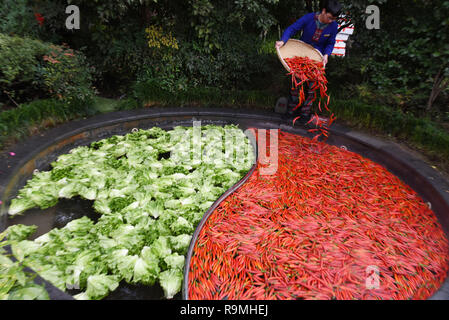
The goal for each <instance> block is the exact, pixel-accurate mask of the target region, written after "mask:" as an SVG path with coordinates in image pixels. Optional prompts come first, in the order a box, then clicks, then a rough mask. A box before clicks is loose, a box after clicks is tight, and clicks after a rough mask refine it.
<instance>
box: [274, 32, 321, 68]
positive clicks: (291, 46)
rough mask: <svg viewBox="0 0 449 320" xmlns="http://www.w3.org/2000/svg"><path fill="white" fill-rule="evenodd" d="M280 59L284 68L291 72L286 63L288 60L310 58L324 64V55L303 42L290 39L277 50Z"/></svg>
mask: <svg viewBox="0 0 449 320" xmlns="http://www.w3.org/2000/svg"><path fill="white" fill-rule="evenodd" d="M276 51H277V54H278V58H279V60H281V63H282V65H283V66H284V68H285V69H286V70H287V71H288V72H290V68H289V66H288V65H287V62H285V59H286V58H293V57H308V58H309V59H312V60H316V61H318V62H323V55H322V54H321V52H319V51H318V50H317V49H315V48H314V47H312V46H311V45H310V44H307V43H305V42H303V41H301V40H296V39H290V40H288V41H287V43H286V44H284V45H283V46H282V47H280V48H277V49H276Z"/></svg>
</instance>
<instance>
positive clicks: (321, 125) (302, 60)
mask: <svg viewBox="0 0 449 320" xmlns="http://www.w3.org/2000/svg"><path fill="white" fill-rule="evenodd" d="M285 62H286V63H287V65H288V66H289V68H290V73H289V74H288V75H290V76H291V78H292V89H293V90H299V103H298V104H297V105H296V107H295V108H294V109H293V110H296V109H297V108H299V107H300V106H301V105H302V104H303V102H304V101H305V98H306V97H305V94H304V84H305V83H307V82H311V83H313V85H312V88H310V89H311V90H318V91H319V94H320V99H319V101H318V110H319V112H322V111H323V110H322V109H321V106H322V105H323V107H324V109H326V110H327V111H328V112H330V110H329V101H330V96H329V95H328V94H327V79H326V75H325V71H324V67H323V63H322V62H318V61H315V60H312V59H310V58H308V57H293V58H286V59H285ZM315 100H316V97H314V98H313V100H312V103H313V102H314V101H315ZM299 118H300V116H299V117H296V118H295V119H293V125H294V124H295V122H296V121H297V120H298V119H299ZM334 121H335V116H334V114H333V113H332V114H331V116H330V118H329V119H326V121H323V120H322V118H320V117H319V116H318V114H317V113H316V112H315V114H314V115H313V116H312V118H311V119H310V121H309V122H308V124H309V123H313V124H315V127H316V129H310V130H309V132H315V133H316V134H315V136H314V139H315V140H318V139H319V138H320V137H324V139H323V141H325V140H326V139H327V138H328V137H329V127H330V125H331V124H332V122H334Z"/></svg>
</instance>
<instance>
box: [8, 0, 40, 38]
mask: <svg viewBox="0 0 449 320" xmlns="http://www.w3.org/2000/svg"><path fill="white" fill-rule="evenodd" d="M38 30H39V25H38V22H37V21H36V20H35V17H34V12H33V9H32V7H31V1H30V0H2V1H1V2H0V33H5V34H11V35H18V36H30V37H36V36H37V34H38Z"/></svg>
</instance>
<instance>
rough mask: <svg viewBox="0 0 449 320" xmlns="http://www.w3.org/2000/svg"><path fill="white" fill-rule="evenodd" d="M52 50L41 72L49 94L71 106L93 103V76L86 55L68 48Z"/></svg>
mask: <svg viewBox="0 0 449 320" xmlns="http://www.w3.org/2000/svg"><path fill="white" fill-rule="evenodd" d="M50 48H51V49H52V51H51V52H50V54H49V55H45V56H44V57H43V60H44V61H45V62H46V63H45V64H44V65H43V66H42V67H41V68H40V70H39V73H40V76H41V77H42V78H43V81H44V84H45V86H46V88H47V90H48V91H49V93H50V94H52V95H53V96H56V97H58V98H59V99H60V100H62V101H64V102H65V103H67V104H68V105H69V106H75V105H80V104H90V103H92V98H93V94H94V91H93V90H92V75H91V70H90V68H89V67H88V66H87V62H86V59H85V57H84V55H83V54H80V53H75V52H74V51H73V50H72V49H70V48H68V47H67V46H59V47H58V46H53V45H50Z"/></svg>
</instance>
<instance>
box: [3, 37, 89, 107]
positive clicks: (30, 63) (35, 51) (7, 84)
mask: <svg viewBox="0 0 449 320" xmlns="http://www.w3.org/2000/svg"><path fill="white" fill-rule="evenodd" d="M0 61H2V64H1V65H0V89H1V93H2V94H4V95H3V96H2V99H1V100H0V103H7V102H8V103H10V102H11V101H14V103H15V104H20V103H23V102H29V101H32V100H34V99H42V98H50V97H54V98H58V99H60V100H62V101H63V102H65V103H67V104H69V105H71V106H75V105H77V104H86V103H90V99H91V98H92V96H93V94H94V91H93V88H92V85H91V83H92V76H91V72H92V69H91V68H89V67H88V66H87V63H86V60H85V57H84V55H82V54H81V53H79V52H74V51H72V50H70V49H69V48H68V47H67V46H56V45H53V44H49V43H45V42H42V41H39V40H34V39H30V38H26V37H24V38H22V37H18V36H8V35H5V34H0Z"/></svg>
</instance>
